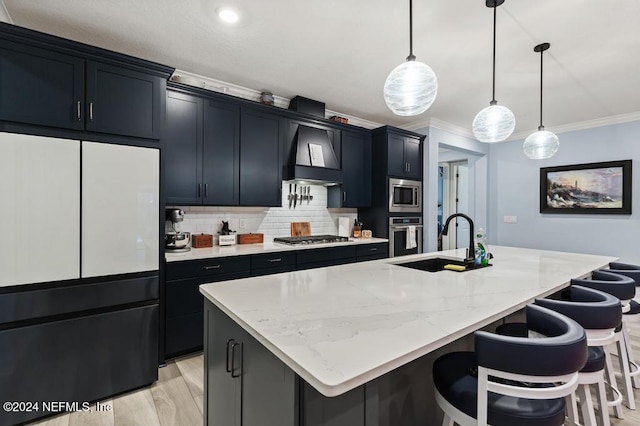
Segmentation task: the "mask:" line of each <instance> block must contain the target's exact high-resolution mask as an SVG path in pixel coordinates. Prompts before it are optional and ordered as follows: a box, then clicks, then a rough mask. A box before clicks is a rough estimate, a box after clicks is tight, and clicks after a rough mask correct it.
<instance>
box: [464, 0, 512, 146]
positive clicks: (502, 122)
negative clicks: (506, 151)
mask: <svg viewBox="0 0 640 426" xmlns="http://www.w3.org/2000/svg"><path fill="white" fill-rule="evenodd" d="M502 3H504V0H486V5H487V7H491V8H493V92H492V98H491V102H489V106H488V107H486V108H484V109H483V110H482V111H480V112H479V113H478V114H477V115H476V117H475V118H474V119H473V125H472V128H473V134H474V136H475V137H476V139H478V140H479V141H480V142H489V143H492V142H502V141H504V140H505V139H507V138H508V137H509V136H511V133H513V129H515V128H516V118H515V117H514V116H513V113H512V112H511V110H510V109H509V108H507V107H505V106H502V105H498V101H496V9H497V8H498V6H500V5H501V4H502Z"/></svg>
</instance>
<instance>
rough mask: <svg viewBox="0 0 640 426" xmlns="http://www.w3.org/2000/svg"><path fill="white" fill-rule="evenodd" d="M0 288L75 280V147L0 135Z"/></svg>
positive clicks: (55, 141)
mask: <svg viewBox="0 0 640 426" xmlns="http://www.w3.org/2000/svg"><path fill="white" fill-rule="evenodd" d="M0 200H2V205H3V210H4V212H5V214H4V215H3V218H2V220H0V233H2V235H3V236H4V238H5V241H7V242H8V243H7V244H6V245H5V249H3V250H2V256H0V271H1V272H0V287H4V286H9V285H18V284H29V283H37V282H49V281H58V280H68V279H75V278H79V277H80V225H79V223H80V142H79V141H73V140H66V139H54V138H45V137H41V136H30V135H18V134H13V133H0Z"/></svg>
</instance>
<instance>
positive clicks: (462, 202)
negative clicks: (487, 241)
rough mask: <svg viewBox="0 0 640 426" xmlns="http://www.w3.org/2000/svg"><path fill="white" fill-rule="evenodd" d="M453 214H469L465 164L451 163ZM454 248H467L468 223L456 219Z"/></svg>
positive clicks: (467, 179)
mask: <svg viewBox="0 0 640 426" xmlns="http://www.w3.org/2000/svg"><path fill="white" fill-rule="evenodd" d="M452 166H453V167H452V170H453V182H454V185H455V188H454V197H455V213H464V214H467V215H468V214H469V167H468V165H467V162H466V161H464V162H460V163H453V164H452ZM455 228H456V236H455V238H456V240H455V241H456V247H455V248H460V247H469V222H467V221H466V220H465V219H459V218H456V227H455Z"/></svg>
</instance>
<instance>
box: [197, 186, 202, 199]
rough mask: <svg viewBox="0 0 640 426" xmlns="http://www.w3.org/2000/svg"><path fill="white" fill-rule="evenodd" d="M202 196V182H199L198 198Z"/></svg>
mask: <svg viewBox="0 0 640 426" xmlns="http://www.w3.org/2000/svg"><path fill="white" fill-rule="evenodd" d="M200 197H202V184H200V183H199V184H198V198H200Z"/></svg>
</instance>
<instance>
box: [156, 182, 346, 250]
mask: <svg viewBox="0 0 640 426" xmlns="http://www.w3.org/2000/svg"><path fill="white" fill-rule="evenodd" d="M310 188H311V191H310V192H311V195H312V196H313V200H309V202H308V203H307V200H304V201H302V202H300V201H299V200H298V204H297V205H296V207H295V208H294V207H293V205H292V206H291V208H289V199H288V196H289V183H288V182H283V183H282V206H283V207H270V208H269V207H202V206H188V207H185V206H181V207H180V208H182V209H183V210H184V211H185V216H184V221H183V222H182V223H181V224H179V225H178V226H179V227H180V229H181V230H182V231H186V232H191V233H193V234H199V233H205V234H214V235H215V234H217V233H218V232H219V231H220V229H221V228H222V221H223V220H224V221H229V228H230V229H231V230H232V231H236V232H237V233H238V234H248V233H250V232H253V233H256V232H258V233H262V234H264V240H265V242H267V241H271V240H273V238H274V237H284V236H290V235H291V222H311V233H312V234H314V235H318V234H332V235H337V233H338V218H339V217H348V218H350V221H351V222H352V223H353V221H354V220H355V219H356V218H357V217H358V210H357V209H355V208H342V209H328V208H327V188H326V187H324V186H319V185H311V186H310ZM298 194H299V195H300V188H299V187H298ZM167 207H171V206H167ZM169 224H170V223H169V222H167V223H166V226H169Z"/></svg>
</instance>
